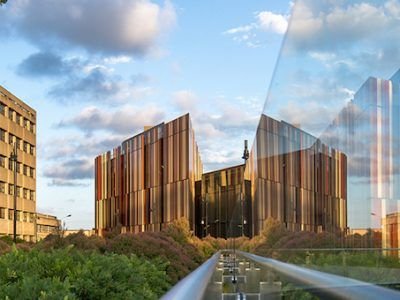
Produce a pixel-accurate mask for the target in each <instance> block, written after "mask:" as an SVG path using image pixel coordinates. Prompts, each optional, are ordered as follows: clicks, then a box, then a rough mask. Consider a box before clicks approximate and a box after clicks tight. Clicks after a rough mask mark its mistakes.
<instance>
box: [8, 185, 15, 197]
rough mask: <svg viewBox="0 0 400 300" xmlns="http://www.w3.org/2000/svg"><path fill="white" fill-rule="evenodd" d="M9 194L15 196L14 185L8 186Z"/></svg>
mask: <svg viewBox="0 0 400 300" xmlns="http://www.w3.org/2000/svg"><path fill="white" fill-rule="evenodd" d="M8 193H9V194H10V195H14V185H13V184H8Z"/></svg>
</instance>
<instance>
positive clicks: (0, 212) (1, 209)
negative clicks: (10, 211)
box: [0, 207, 6, 219]
mask: <svg viewBox="0 0 400 300" xmlns="http://www.w3.org/2000/svg"><path fill="white" fill-rule="evenodd" d="M5 218H6V209H5V208H4V207H0V219H5Z"/></svg>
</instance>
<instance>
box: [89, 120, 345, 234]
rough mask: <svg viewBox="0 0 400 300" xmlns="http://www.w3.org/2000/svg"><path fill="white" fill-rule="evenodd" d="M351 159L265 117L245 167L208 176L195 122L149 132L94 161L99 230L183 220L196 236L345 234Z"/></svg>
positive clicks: (145, 228) (147, 228)
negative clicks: (275, 229)
mask: <svg viewBox="0 0 400 300" xmlns="http://www.w3.org/2000/svg"><path fill="white" fill-rule="evenodd" d="M346 175H347V174H346V156H345V155H344V154H343V153H341V152H339V151H337V150H335V149H332V148H329V147H327V146H326V145H324V144H323V143H322V142H321V141H320V140H318V139H316V138H315V137H313V136H311V135H309V134H307V133H306V132H304V131H302V130H301V129H299V128H296V127H295V126H292V125H290V124H288V123H285V122H283V121H281V122H278V121H276V120H274V119H272V118H269V117H267V116H265V115H262V117H261V120H260V124H259V126H258V129H257V134H256V138H255V141H254V145H253V148H252V151H251V155H250V159H249V160H248V161H247V163H246V164H243V165H239V166H235V167H230V168H226V169H222V170H217V171H212V172H208V173H204V174H202V164H201V160H200V156H199V151H198V148H197V145H196V142H195V139H194V132H193V129H192V126H191V122H190V118H189V115H188V114H187V115H184V116H182V117H180V118H178V119H176V120H174V121H171V122H168V123H161V124H159V125H157V126H154V127H151V128H147V130H145V131H144V132H143V133H140V134H138V135H136V136H134V137H132V138H130V139H128V140H126V141H125V142H123V143H122V145H121V146H119V147H117V148H115V149H114V150H113V151H112V152H107V153H105V154H102V155H100V156H98V157H97V158H96V159H95V211H96V220H95V222H96V226H95V227H96V231H97V234H99V235H102V234H103V233H104V231H107V230H111V229H113V228H120V230H121V231H122V232H142V231H158V230H160V229H161V228H162V227H163V226H165V225H166V224H168V223H170V222H171V221H173V220H175V219H178V218H180V217H186V218H187V219H188V220H189V223H190V226H191V229H192V230H193V231H195V233H196V235H198V236H200V237H203V236H206V235H208V234H210V235H212V236H215V237H223V238H227V237H233V236H241V235H245V236H253V235H256V234H258V233H259V232H260V230H261V229H262V227H263V224H264V221H265V220H266V219H267V218H269V217H273V218H275V219H278V220H280V221H282V222H283V223H284V224H285V225H286V227H287V228H288V229H289V230H293V231H297V230H307V231H315V232H320V231H330V232H345V231H346V228H347V219H346V182H347V181H346Z"/></svg>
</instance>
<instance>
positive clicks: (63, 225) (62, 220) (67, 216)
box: [61, 214, 72, 236]
mask: <svg viewBox="0 0 400 300" xmlns="http://www.w3.org/2000/svg"><path fill="white" fill-rule="evenodd" d="M71 216H72V215H71V214H68V215H66V216H65V217H64V218H62V219H61V222H62V225H61V231H62V236H64V231H65V221H64V220H65V219H66V218H70V217H71Z"/></svg>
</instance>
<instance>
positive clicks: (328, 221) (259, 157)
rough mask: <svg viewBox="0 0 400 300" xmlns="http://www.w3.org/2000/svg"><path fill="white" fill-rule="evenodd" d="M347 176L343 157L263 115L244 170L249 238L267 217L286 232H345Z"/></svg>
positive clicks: (297, 131)
mask: <svg viewBox="0 0 400 300" xmlns="http://www.w3.org/2000/svg"><path fill="white" fill-rule="evenodd" d="M346 172H347V159H346V155H345V154H344V153H342V152H340V151H337V150H335V149H333V148H330V147H328V146H327V145H325V144H323V143H322V142H321V141H320V140H319V139H316V138H315V137H313V136H312V135H310V134H308V133H306V132H305V131H303V130H301V129H299V128H297V127H296V126H293V125H291V124H288V123H286V122H284V121H277V120H275V119H273V118H270V117H268V116H266V115H262V116H261V119H260V122H259V125H258V128H257V133H256V137H255V140H254V143H253V147H252V150H251V153H250V159H249V161H248V164H247V169H246V177H248V178H250V180H251V186H252V188H251V197H252V205H251V206H252V218H253V222H252V226H253V228H252V232H253V234H258V233H259V232H260V230H262V228H263V223H264V222H265V220H266V219H268V218H274V219H277V220H279V221H281V222H282V223H284V224H285V226H286V228H287V229H289V230H291V231H300V230H305V231H314V232H322V231H330V232H345V231H346V228H347V211H346V210H347V208H346V207H347V203H346V202H347V201H346V199H347V184H346V183H347V182H346V178H347V173H346Z"/></svg>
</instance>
